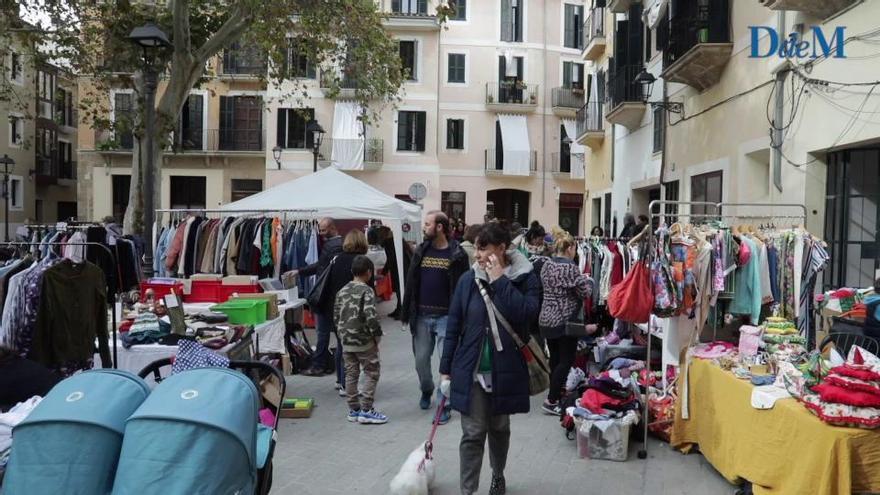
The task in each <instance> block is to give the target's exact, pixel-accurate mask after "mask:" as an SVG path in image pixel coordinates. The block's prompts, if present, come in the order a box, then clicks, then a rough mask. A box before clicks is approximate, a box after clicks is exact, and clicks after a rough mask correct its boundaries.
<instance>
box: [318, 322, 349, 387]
mask: <svg viewBox="0 0 880 495" xmlns="http://www.w3.org/2000/svg"><path fill="white" fill-rule="evenodd" d="M315 326H316V327H317V328H316V332H317V334H318V342H317V344H315V354H314V356H312V369H314V370H324V369H329V363H328V362H327V357H328V355H329V354H330V334H331V333H332V334H333V335H335V336H336V354H335V356H334V360H335V362H334V363H333V364H334V367H335V368H336V383H340V384H343V385H344V384H345V368H344V367H343V365H342V341H340V340H339V334H338V333H337V332H336V328H334V326H333V317H332V316H326V315H324V314H322V313H319V312H317V311H316V312H315Z"/></svg>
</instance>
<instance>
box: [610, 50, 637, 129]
mask: <svg viewBox="0 0 880 495" xmlns="http://www.w3.org/2000/svg"><path fill="white" fill-rule="evenodd" d="M612 69H613V70H612V71H611V73H610V74H609V76H608V111H607V113H606V114H605V118H606V119H607V120H608V122H611V123H612V124H620V125H622V126H625V127H626V128H628V129H630V130H632V129H635V128H637V127H638V126H639V123H641V120H642V114H644V112H645V102H644V93H643V88H642V85H641V84H638V83H636V82H635V79H636V76H637V75H638V74H639V72H640V71H641V70H642V66H641V65H625V66H623V67H612Z"/></svg>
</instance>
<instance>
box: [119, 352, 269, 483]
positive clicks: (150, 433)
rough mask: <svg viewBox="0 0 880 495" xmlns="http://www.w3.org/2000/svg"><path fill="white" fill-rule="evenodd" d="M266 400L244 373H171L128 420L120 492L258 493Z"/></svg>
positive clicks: (215, 370)
mask: <svg viewBox="0 0 880 495" xmlns="http://www.w3.org/2000/svg"><path fill="white" fill-rule="evenodd" d="M259 408H260V395H259V392H258V391H257V387H256V386H255V385H254V383H253V382H252V381H251V380H250V379H249V378H248V377H247V376H245V375H244V374H242V373H240V372H238V371H233V370H230V369H226V368H200V369H193V370H189V371H184V372H182V373H178V374H176V375H171V376H170V377H168V378H167V379H165V380H164V381H163V382H162V383H160V384H159V385H158V386H157V387H156V388H155V389H154V390H153V393H152V394H151V395H150V397H149V398H148V399H147V400H146V401H145V402H144V403H143V404H142V405H141V407H140V408H138V410H137V411H135V413H134V414H133V415H132V416H131V418H129V420H128V422H127V423H126V426H125V439H124V442H123V445H122V453H121V454H120V459H119V468H118V470H117V475H116V481H115V483H114V485H113V493H114V494H120V495H122V494H129V493H138V494H139V495H148V494H158V495H168V494H171V493H186V494H201V493H204V494H211V495H219V494H227V493H228V494H234V493H252V492H253V490H254V487H255V485H256V477H257V461H256V455H257V447H256V444H257V440H256V438H257V421H258V412H259Z"/></svg>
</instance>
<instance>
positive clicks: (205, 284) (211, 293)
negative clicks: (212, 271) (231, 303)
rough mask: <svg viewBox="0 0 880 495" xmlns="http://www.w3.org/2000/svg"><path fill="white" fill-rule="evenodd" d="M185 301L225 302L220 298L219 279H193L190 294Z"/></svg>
mask: <svg viewBox="0 0 880 495" xmlns="http://www.w3.org/2000/svg"><path fill="white" fill-rule="evenodd" d="M184 301H186V302H190V303H203V302H223V301H221V299H220V281H219V280H193V281H192V283H191V284H190V289H189V295H187V296H185V297H184Z"/></svg>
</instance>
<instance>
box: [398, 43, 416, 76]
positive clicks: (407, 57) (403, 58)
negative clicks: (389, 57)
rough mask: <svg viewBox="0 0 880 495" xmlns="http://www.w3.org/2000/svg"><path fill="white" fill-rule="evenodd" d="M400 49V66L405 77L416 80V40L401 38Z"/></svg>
mask: <svg viewBox="0 0 880 495" xmlns="http://www.w3.org/2000/svg"><path fill="white" fill-rule="evenodd" d="M398 47H399V50H400V66H401V69H402V70H403V77H405V78H406V80H407V81H415V80H417V79H418V72H416V69H417V67H416V42H415V41H411V40H401V41H399V42H398Z"/></svg>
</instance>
